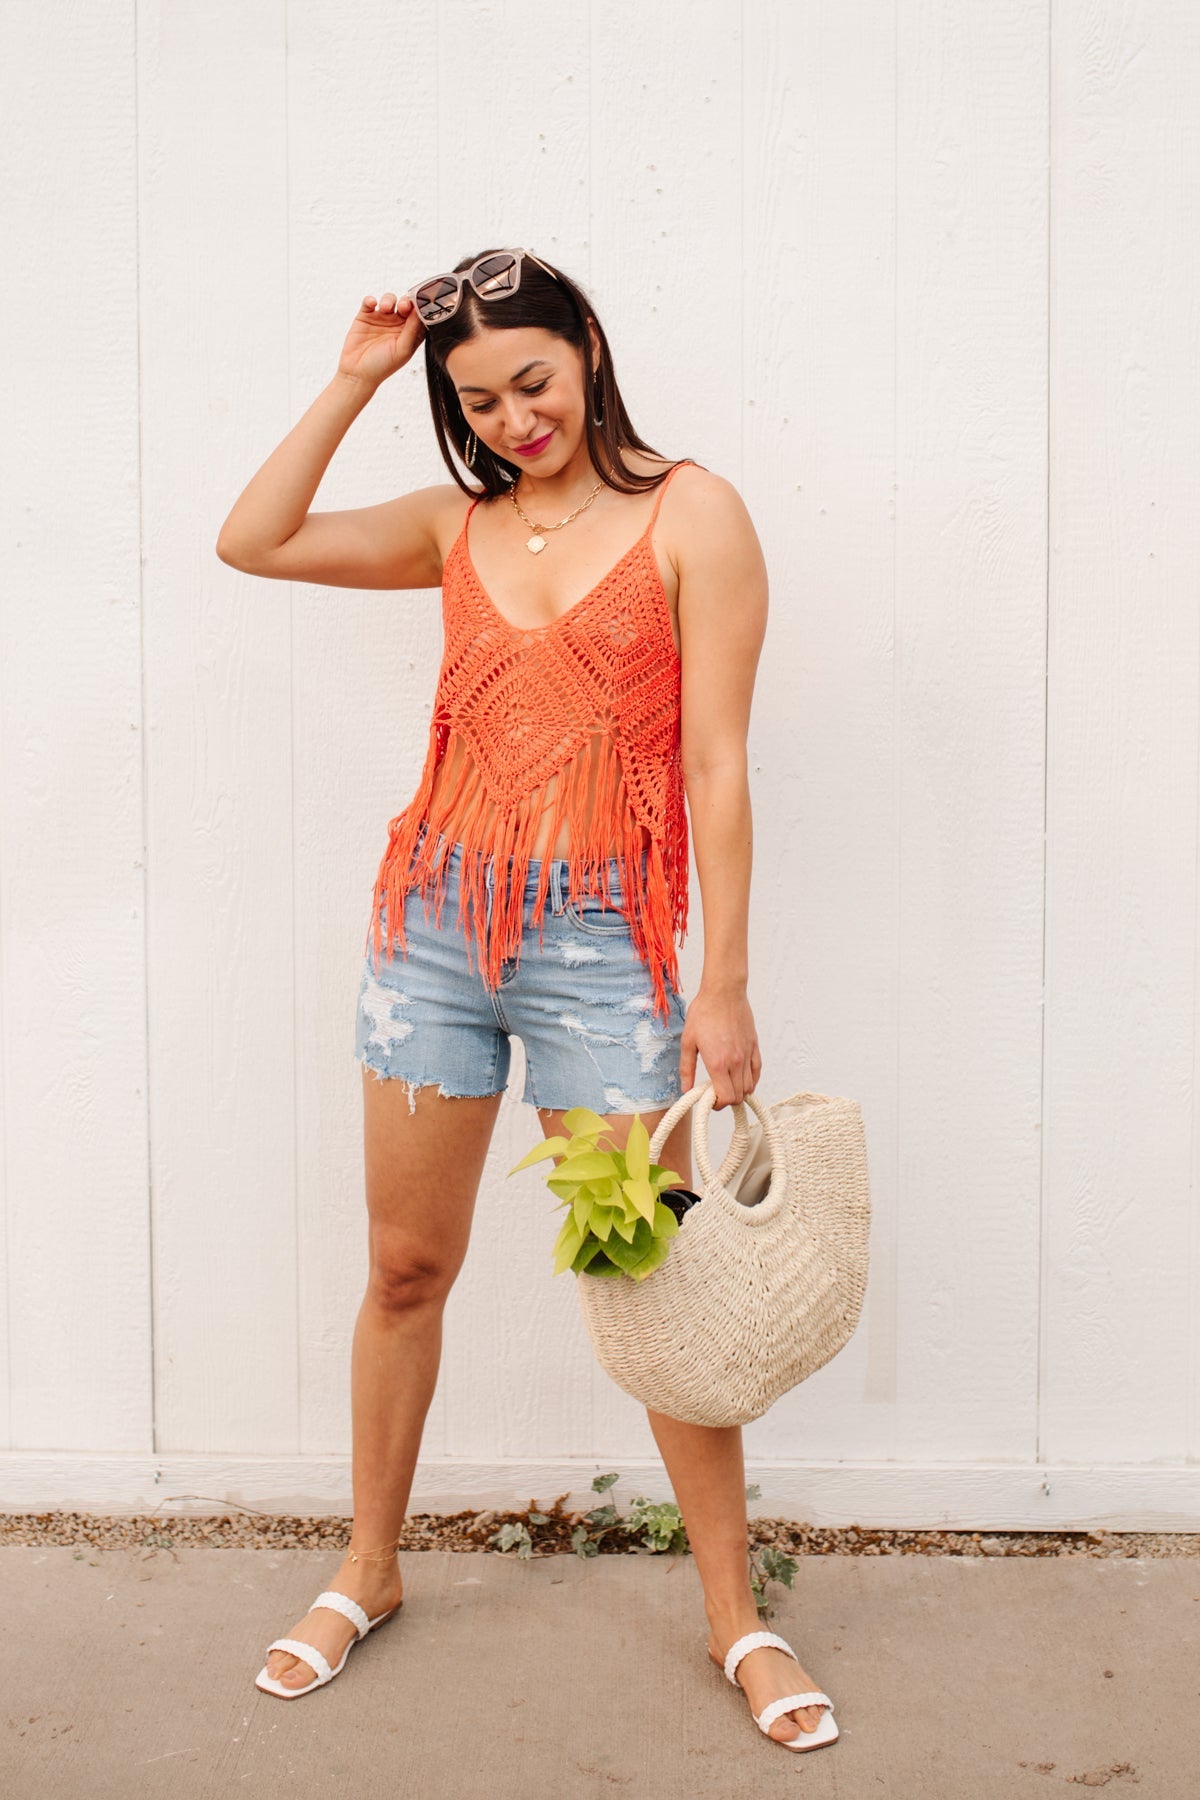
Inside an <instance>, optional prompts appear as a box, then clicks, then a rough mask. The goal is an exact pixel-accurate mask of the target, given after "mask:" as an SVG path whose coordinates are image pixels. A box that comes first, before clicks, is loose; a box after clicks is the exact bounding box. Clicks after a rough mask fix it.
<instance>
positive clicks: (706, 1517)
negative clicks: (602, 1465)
mask: <svg viewBox="0 0 1200 1800" xmlns="http://www.w3.org/2000/svg"><path fill="white" fill-rule="evenodd" d="M666 1110H667V1109H666V1108H665V1107H663V1108H662V1109H661V1110H660V1111H658V1112H648V1113H643V1114H642V1122H643V1124H644V1125H645V1126H646V1129H647V1130H648V1131H649V1132H650V1133H651V1135H653V1133H654V1130H655V1128H656V1127H657V1125H658V1123H659V1121H660V1119H662V1118H663V1116H664V1114H665V1113H666ZM538 1117H539V1119H540V1120H541V1124H542V1130H543V1131H544V1133H545V1134H546V1136H547V1137H552V1136H554V1135H556V1134H557V1133H560V1132H563V1131H564V1127H563V1123H562V1119H563V1115H562V1113H561V1112H554V1111H551V1110H550V1109H548V1108H547V1109H544V1110H542V1111H539V1114H538ZM606 1117H607V1119H608V1124H609V1128H610V1130H611V1132H612V1136H613V1138H614V1140H615V1141H616V1142H617V1143H618V1144H623V1143H624V1142H625V1139H626V1137H627V1136H628V1134H629V1127H630V1125H631V1124H632V1122H633V1115H632V1114H631V1113H609V1114H607V1115H606ZM565 1135H568V1136H569V1135H570V1134H569V1133H565ZM656 1160H657V1161H658V1162H659V1163H661V1164H662V1166H663V1167H665V1168H671V1169H675V1170H676V1171H677V1172H678V1173H679V1175H680V1176H681V1177H682V1185H683V1186H684V1187H691V1185H692V1176H691V1167H692V1161H691V1114H690V1113H685V1114H684V1116H683V1118H682V1119H680V1121H679V1123H678V1124H677V1125H676V1126H674V1128H673V1129H672V1131H671V1133H670V1135H669V1136H668V1138H667V1140H666V1143H665V1144H664V1146H663V1149H662V1152H661V1154H660V1155H659V1157H658V1158H657V1159H656ZM646 1416H647V1418H648V1419H649V1421H650V1429H651V1431H652V1432H653V1433H654V1440H655V1442H656V1444H657V1445H658V1448H659V1451H660V1452H661V1454H662V1459H663V1462H664V1463H665V1464H666V1467H667V1473H668V1475H669V1476H670V1479H671V1486H672V1488H673V1489H674V1492H675V1500H676V1503H677V1505H678V1507H679V1510H680V1512H681V1513H682V1514H683V1522H684V1525H685V1526H686V1528H687V1534H688V1542H689V1544H690V1545H691V1548H692V1553H693V1555H694V1556H695V1558H696V1567H697V1569H698V1571H699V1574H700V1580H701V1582H702V1583H703V1586H704V1610H705V1613H706V1614H707V1617H708V1623H709V1634H710V1635H709V1650H710V1652H711V1654H712V1655H713V1656H715V1657H717V1658H718V1659H719V1661H720V1662H722V1663H724V1660H725V1655H726V1652H727V1651H728V1649H729V1646H730V1645H731V1644H732V1643H733V1642H734V1641H735V1640H736V1639H737V1638H740V1637H743V1636H744V1635H745V1633H746V1632H748V1631H759V1630H761V1629H762V1621H761V1619H760V1618H759V1616H758V1607H757V1604H756V1602H755V1599H754V1590H753V1588H752V1587H751V1586H750V1566H749V1560H748V1556H747V1550H748V1544H749V1533H748V1529H747V1521H746V1472H745V1463H744V1460H743V1454H742V1430H741V1426H740V1425H729V1426H712V1425H686V1424H684V1423H683V1422H682V1421H681V1420H679V1419H670V1418H667V1417H666V1415H665V1414H663V1413H658V1412H654V1411H652V1410H651V1408H650V1407H647V1408H646ZM737 1679H738V1682H739V1684H740V1686H741V1687H743V1688H744V1689H745V1692H746V1697H747V1699H748V1700H749V1702H750V1705H751V1707H752V1708H753V1710H754V1711H755V1712H756V1713H760V1712H761V1711H762V1709H763V1707H764V1706H766V1705H768V1704H769V1702H770V1701H772V1700H780V1699H782V1698H783V1696H784V1695H785V1694H799V1693H804V1692H805V1691H806V1690H808V1689H810V1688H815V1687H819V1686H820V1683H819V1682H816V1681H813V1680H812V1678H811V1677H810V1676H809V1675H808V1673H807V1672H806V1671H805V1670H804V1669H803V1668H801V1667H799V1666H798V1665H797V1664H796V1663H794V1662H793V1661H792V1659H791V1657H790V1656H787V1655H785V1654H784V1652H783V1651H782V1650H776V1649H775V1648H773V1647H772V1646H769V1645H768V1646H765V1647H764V1648H762V1649H759V1650H751V1651H750V1653H749V1655H748V1656H746V1657H744V1658H743V1660H742V1661H741V1663H739V1665H738V1670H737ZM824 1712H825V1708H824V1707H823V1706H803V1707H799V1708H797V1709H796V1710H795V1711H793V1712H790V1713H784V1714H783V1716H782V1717H781V1718H778V1719H776V1720H775V1722H774V1724H773V1725H772V1726H771V1728H770V1735H771V1736H772V1737H773V1738H779V1739H781V1740H783V1741H786V1740H787V1739H788V1738H794V1737H796V1736H797V1734H798V1731H799V1730H805V1731H815V1730H816V1728H817V1726H818V1724H819V1723H820V1721H821V1718H822V1717H823V1715H824ZM797 1722H798V1723H797Z"/></svg>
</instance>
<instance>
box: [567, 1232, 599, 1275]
mask: <svg viewBox="0 0 1200 1800" xmlns="http://www.w3.org/2000/svg"><path fill="white" fill-rule="evenodd" d="M598 1256H604V1251H603V1250H602V1249H601V1247H600V1245H599V1244H598V1243H597V1242H596V1240H595V1238H594V1237H592V1236H591V1235H590V1234H589V1235H588V1236H587V1237H585V1238H584V1240H583V1245H582V1247H581V1249H580V1251H579V1254H578V1255H577V1256H575V1257H574V1258H573V1259H572V1262H571V1271H572V1273H573V1274H575V1275H582V1274H583V1271H584V1270H585V1269H586V1268H587V1267H588V1265H589V1263H593V1262H594V1261H595V1260H596V1258H597V1257H598ZM607 1260H608V1259H607V1258H605V1261H607Z"/></svg>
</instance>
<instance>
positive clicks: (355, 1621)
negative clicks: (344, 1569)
mask: <svg viewBox="0 0 1200 1800" xmlns="http://www.w3.org/2000/svg"><path fill="white" fill-rule="evenodd" d="M403 1605H404V1602H403V1600H401V1601H400V1602H399V1603H398V1604H397V1605H396V1606H393V1607H391V1608H389V1610H388V1611H387V1612H382V1613H379V1614H378V1615H377V1616H376V1617H375V1618H374V1619H368V1617H367V1615H366V1613H365V1612H364V1610H363V1608H362V1607H361V1606H360V1605H359V1604H358V1601H357V1600H351V1598H350V1596H349V1594H339V1593H336V1592H335V1591H334V1589H333V1588H325V1589H324V1591H323V1592H322V1593H319V1594H318V1595H317V1597H316V1599H315V1600H314V1601H313V1603H312V1606H310V1607H309V1609H308V1610H309V1611H310V1612H311V1611H312V1610H313V1607H317V1606H327V1607H329V1608H331V1609H332V1611H334V1612H339V1613H341V1614H342V1616H343V1618H347V1619H349V1621H350V1623H351V1624H352V1625H353V1626H354V1627H355V1629H356V1631H357V1633H358V1636H357V1637H352V1638H351V1639H350V1642H349V1643H348V1644H347V1645H346V1648H345V1649H344V1650H343V1651H342V1659H341V1661H340V1662H339V1663H338V1665H337V1667H336V1668H330V1666H329V1662H328V1660H327V1659H326V1658H325V1657H324V1656H322V1654H321V1652H320V1651H319V1650H318V1649H317V1647H316V1645H315V1644H306V1643H305V1642H304V1639H303V1638H290V1637H281V1638H276V1639H275V1642H274V1643H273V1644H268V1645H267V1658H268V1660H269V1659H270V1655H271V1652H272V1650H286V1651H288V1652H289V1654H290V1655H292V1656H298V1657H299V1658H300V1660H301V1661H302V1662H306V1663H307V1664H308V1665H309V1667H310V1668H311V1669H313V1670H314V1671H315V1679H314V1680H313V1681H310V1682H307V1683H306V1684H305V1686H304V1687H285V1686H284V1684H283V1682H282V1681H278V1680H276V1678H275V1676H273V1675H268V1674H267V1664H266V1663H265V1662H264V1663H263V1666H262V1668H261V1669H260V1670H259V1671H258V1674H257V1675H256V1676H255V1678H254V1685H255V1687H257V1688H261V1689H262V1690H263V1693H264V1694H278V1695H279V1698H280V1699H281V1700H297V1699H299V1697H300V1695H301V1694H311V1693H312V1692H313V1690H314V1688H319V1687H324V1686H325V1684H326V1682H329V1681H332V1680H333V1678H334V1676H335V1675H340V1674H341V1672H342V1670H343V1669H344V1668H345V1666H346V1658H347V1657H348V1656H349V1654H350V1652H351V1650H353V1648H354V1646H355V1644H357V1643H359V1642H360V1640H361V1639H362V1638H365V1637H366V1635H367V1633H368V1631H374V1629H375V1627H376V1626H377V1625H382V1624H383V1622H384V1620H385V1619H390V1618H391V1617H392V1615H393V1613H398V1612H399V1611H400V1607H401V1606H403Z"/></svg>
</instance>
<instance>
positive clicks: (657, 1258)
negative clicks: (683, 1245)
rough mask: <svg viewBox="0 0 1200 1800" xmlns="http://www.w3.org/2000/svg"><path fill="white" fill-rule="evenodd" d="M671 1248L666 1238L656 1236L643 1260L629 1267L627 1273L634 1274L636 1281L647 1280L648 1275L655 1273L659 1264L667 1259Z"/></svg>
mask: <svg viewBox="0 0 1200 1800" xmlns="http://www.w3.org/2000/svg"><path fill="white" fill-rule="evenodd" d="M670 1248H671V1246H670V1245H669V1244H668V1243H667V1241H666V1239H665V1238H655V1240H654V1242H653V1243H652V1244H651V1246H650V1248H649V1250H647V1252H646V1254H645V1256H643V1258H642V1259H641V1261H640V1262H637V1263H634V1265H633V1267H632V1268H627V1269H626V1271H625V1273H626V1274H627V1275H632V1276H633V1279H634V1280H635V1281H645V1279H646V1277H647V1275H653V1273H654V1271H655V1269H657V1268H658V1266H659V1264H660V1263H663V1262H665V1261H666V1259H667V1256H668V1253H669V1251H670Z"/></svg>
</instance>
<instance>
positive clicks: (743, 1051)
mask: <svg viewBox="0 0 1200 1800" xmlns="http://www.w3.org/2000/svg"><path fill="white" fill-rule="evenodd" d="M697 1055H699V1057H700V1059H701V1061H702V1062H703V1064H704V1067H705V1071H706V1073H707V1074H708V1077H709V1079H710V1080H711V1082H712V1084H713V1089H714V1092H715V1094H716V1098H715V1100H714V1101H713V1110H714V1111H715V1112H719V1111H720V1109H721V1107H723V1106H730V1105H733V1104H735V1103H736V1102H737V1101H739V1100H744V1099H745V1097H746V1095H747V1094H750V1093H753V1091H754V1089H755V1088H756V1087H757V1086H758V1078H759V1076H760V1074H761V1073H762V1058H761V1057H760V1055H759V1053H758V1033H757V1031H756V1030H755V1029H754V1014H753V1013H752V1012H751V1011H750V1002H749V1000H748V999H747V998H746V990H745V988H744V987H737V988H728V989H724V990H721V991H717V990H714V989H709V990H706V989H705V988H704V986H703V984H701V986H700V987H699V988H698V989H697V990H696V993H695V994H694V996H693V997H692V999H691V1000H689V1001H688V1005H687V1017H686V1019H685V1021H684V1026H683V1041H682V1043H681V1045H680V1051H679V1079H680V1081H681V1082H682V1083H683V1091H684V1093H686V1092H687V1090H688V1089H689V1088H692V1087H695V1085H696V1057H697Z"/></svg>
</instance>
